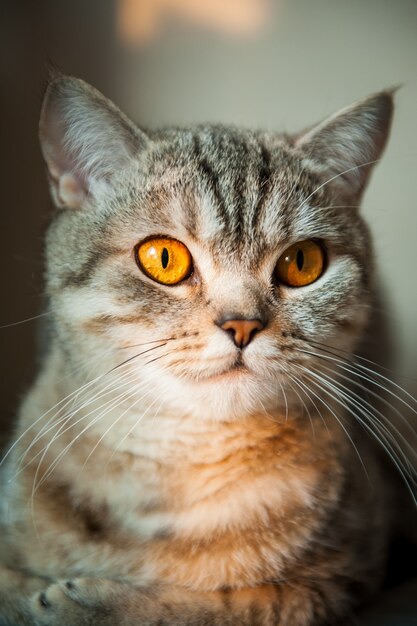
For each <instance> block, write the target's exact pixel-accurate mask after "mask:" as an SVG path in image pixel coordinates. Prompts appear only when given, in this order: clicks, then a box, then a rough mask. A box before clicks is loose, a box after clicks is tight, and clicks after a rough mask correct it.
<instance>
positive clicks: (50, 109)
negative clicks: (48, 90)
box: [39, 96, 88, 208]
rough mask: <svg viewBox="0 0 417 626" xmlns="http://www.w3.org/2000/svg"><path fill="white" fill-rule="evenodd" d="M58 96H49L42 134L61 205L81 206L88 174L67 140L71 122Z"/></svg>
mask: <svg viewBox="0 0 417 626" xmlns="http://www.w3.org/2000/svg"><path fill="white" fill-rule="evenodd" d="M66 117H67V116H66V114H65V111H64V110H63V107H62V106H60V104H59V101H58V97H56V96H55V97H51V98H46V99H45V102H44V105H43V108H42V112H41V119H40V123H39V136H40V142H41V148H42V154H43V156H44V159H45V162H46V165H47V168H48V171H49V176H50V182H51V188H52V194H53V196H54V200H55V201H56V203H57V204H58V206H61V207H62V206H67V207H70V208H79V207H80V206H82V204H83V202H84V201H85V199H86V197H87V195H88V182H87V177H86V173H85V172H83V171H82V167H81V164H80V163H79V162H78V161H77V159H76V157H75V155H74V154H73V153H72V151H71V148H70V146H69V142H68V121H67V119H66Z"/></svg>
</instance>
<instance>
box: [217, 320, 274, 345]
mask: <svg viewBox="0 0 417 626" xmlns="http://www.w3.org/2000/svg"><path fill="white" fill-rule="evenodd" d="M263 327H264V324H262V322H261V321H260V320H245V319H243V320H226V321H225V322H223V323H222V324H220V328H223V330H225V331H226V332H228V333H230V335H232V337H233V341H234V342H235V344H236V346H237V347H238V348H244V347H245V346H247V345H248V343H250V341H252V339H253V337H254V336H255V334H256V333H257V332H258V331H259V330H262V329H263Z"/></svg>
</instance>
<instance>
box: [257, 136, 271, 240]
mask: <svg viewBox="0 0 417 626" xmlns="http://www.w3.org/2000/svg"><path fill="white" fill-rule="evenodd" d="M260 156H261V164H260V168H259V175H258V201H257V203H256V205H255V208H254V210H253V217H252V228H253V229H256V227H257V226H258V225H259V223H260V222H261V221H262V217H263V214H264V211H265V206H266V203H267V201H268V199H269V196H270V192H271V187H272V183H271V178H272V169H271V153H270V152H269V150H268V149H267V148H266V147H265V146H264V144H262V145H261V155H260Z"/></svg>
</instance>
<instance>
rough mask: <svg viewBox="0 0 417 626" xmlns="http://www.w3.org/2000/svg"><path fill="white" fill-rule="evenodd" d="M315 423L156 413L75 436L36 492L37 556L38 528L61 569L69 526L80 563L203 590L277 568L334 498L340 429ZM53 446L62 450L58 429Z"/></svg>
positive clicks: (313, 530) (271, 574)
mask: <svg viewBox="0 0 417 626" xmlns="http://www.w3.org/2000/svg"><path fill="white" fill-rule="evenodd" d="M323 424H324V422H321V421H317V424H314V428H315V433H314V434H313V430H312V427H311V425H310V424H309V423H308V422H305V420H299V419H293V418H292V417H291V416H289V419H288V420H286V418H285V415H284V416H282V415H276V416H270V415H256V416H252V417H247V418H246V419H245V420H241V421H236V422H230V423H222V424H218V423H216V422H212V423H210V422H207V421H204V420H202V421H201V422H199V421H198V420H196V418H195V416H193V417H181V416H165V417H163V416H160V417H159V419H158V422H157V423H155V422H154V421H153V420H152V419H149V420H148V421H146V420H145V421H144V423H142V424H141V427H140V429H138V430H137V431H135V433H131V434H130V436H127V437H125V438H124V439H123V440H122V441H120V440H119V441H116V439H115V440H114V441H113V439H112V437H115V438H116V437H117V435H116V434H113V435H112V436H109V438H108V439H106V438H103V440H102V441H100V442H99V444H98V445H97V438H95V437H94V434H92V435H91V436H88V435H87V436H85V437H82V438H80V442H79V444H78V445H77V446H76V447H73V448H72V450H71V453H70V454H68V455H64V456H63V457H62V460H61V462H60V463H59V465H58V466H57V468H56V470H55V471H54V473H53V475H52V477H51V479H50V481H49V483H48V484H47V485H45V486H44V488H42V487H41V489H40V493H39V494H38V496H39V498H40V501H41V502H42V510H39V509H38V512H39V514H40V519H41V520H43V518H44V520H45V521H42V523H41V525H40V527H39V526H38V529H37V530H38V532H40V533H41V543H40V553H39V554H37V555H36V557H35V558H37V559H39V558H42V556H41V553H42V544H43V542H44V541H45V536H42V529H45V533H46V534H47V536H48V538H49V539H48V540H49V541H50V538H51V537H53V542H54V546H55V547H54V553H55V559H54V558H53V559H52V565H51V555H50V554H49V555H48V567H49V568H51V566H52V569H53V567H54V565H53V562H54V560H55V561H56V563H55V568H56V571H55V572H54V574H55V575H59V574H60V570H61V568H63V571H68V567H70V564H69V561H71V560H73V559H74V554H72V552H71V551H72V545H71V539H70V538H71V535H72V536H73V533H74V529H77V530H76V534H77V541H80V539H81V541H82V542H83V544H84V545H83V548H82V560H83V564H84V569H86V570H87V571H88V569H90V568H91V570H92V571H94V570H97V569H104V570H105V571H106V570H109V571H111V570H112V569H113V570H114V569H116V570H117V571H118V572H119V573H120V575H123V576H127V577H129V578H133V579H135V580H137V581H139V582H141V583H143V582H150V581H157V580H159V581H161V580H166V581H169V582H171V583H174V584H183V585H187V586H189V587H192V588H205V589H207V588H211V589H216V588H219V587H224V586H245V585H253V584H258V583H259V582H261V581H262V580H263V579H265V576H266V577H268V578H277V577H279V576H282V575H284V573H285V569H286V568H287V567H288V566H289V564H291V563H293V562H294V561H297V559H299V558H300V557H301V555H302V554H303V551H304V550H305V548H306V546H307V545H308V542H309V541H310V540H311V538H312V537H314V536H315V534H317V533H319V532H321V531H322V530H323V528H324V526H325V524H326V523H327V519H328V516H329V510H330V509H332V508H333V507H335V506H336V503H337V501H338V499H339V497H340V492H341V489H342V485H343V481H344V478H345V477H344V470H343V469H342V465H343V461H342V459H341V458H340V457H339V458H337V455H336V451H337V449H338V438H339V437H340V433H339V431H338V429H336V428H333V432H329V431H328V430H327V429H326V428H325V427H324V425H323ZM110 432H111V433H113V431H110ZM313 440H314V445H312V441H313ZM59 445H60V448H61V449H65V446H66V445H67V444H66V442H65V437H63V438H62V439H61V441H60V443H59ZM117 445H118V446H119V447H118V449H117V450H116V451H115V449H116V447H117ZM92 450H93V452H92ZM49 452H50V455H51V457H52V458H53V457H54V456H56V455H57V454H58V455H59V454H60V451H59V450H57V449H54V446H52V447H51V450H50V451H49ZM90 453H91V456H89V455H90ZM86 459H88V460H87V462H86ZM45 461H46V465H45V467H47V464H48V463H49V459H48V458H46V459H45ZM329 473H330V474H331V475H332V481H331V482H329V481H328V476H329ZM75 478H77V480H75ZM29 482H30V483H31V481H29ZM324 501H325V502H326V506H325V507H324V506H323V505H322V503H323V502H324ZM57 511H58V514H57ZM63 523H65V525H66V526H68V530H67V532H66V533H63V532H62V525H63ZM54 527H55V528H56V532H55V530H54ZM31 534H32V533H31V529H30V528H29V529H27V535H26V538H25V541H29V542H30V541H31V540H32V539H31ZM290 540H291V541H290ZM290 545H291V547H289V546H290ZM35 552H37V550H36V551H35ZM63 564H64V565H63ZM173 564H174V566H173Z"/></svg>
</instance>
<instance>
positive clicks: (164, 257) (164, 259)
mask: <svg viewBox="0 0 417 626" xmlns="http://www.w3.org/2000/svg"><path fill="white" fill-rule="evenodd" d="M161 261H162V267H163V268H164V269H166V267H167V265H168V261H169V253H168V250H167V249H166V248H164V249H163V250H162V255H161Z"/></svg>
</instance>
